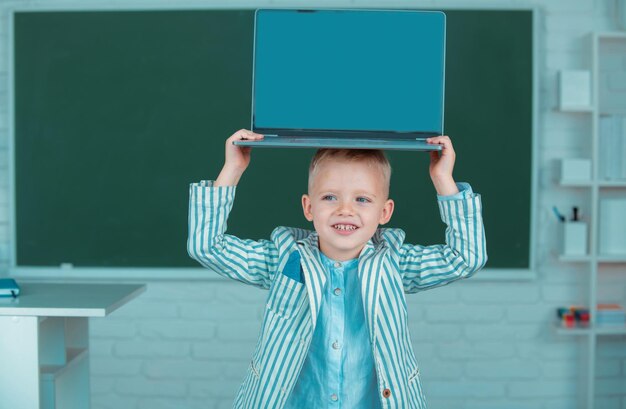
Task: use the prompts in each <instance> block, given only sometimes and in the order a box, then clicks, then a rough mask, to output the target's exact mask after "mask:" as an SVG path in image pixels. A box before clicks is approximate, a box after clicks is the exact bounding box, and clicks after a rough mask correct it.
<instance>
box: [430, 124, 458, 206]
mask: <svg viewBox="0 0 626 409" xmlns="http://www.w3.org/2000/svg"><path fill="white" fill-rule="evenodd" d="M426 142H428V143H432V144H438V145H441V147H442V149H441V151H431V152H430V167H429V170H430V178H431V180H432V181H433V184H434V185H435V189H437V193H438V194H440V195H443V196H448V195H453V194H456V193H458V192H459V190H458V188H457V187H456V183H455V182H454V179H453V178H452V170H453V169H454V161H455V159H456V154H455V153H454V148H453V147H452V141H451V140H450V138H449V137H447V136H445V135H442V136H435V137H433V138H428V139H426Z"/></svg>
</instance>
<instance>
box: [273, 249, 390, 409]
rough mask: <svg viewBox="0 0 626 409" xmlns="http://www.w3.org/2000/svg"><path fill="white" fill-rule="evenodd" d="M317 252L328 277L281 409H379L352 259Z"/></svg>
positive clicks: (371, 360) (368, 343) (357, 281)
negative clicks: (294, 380)
mask: <svg viewBox="0 0 626 409" xmlns="http://www.w3.org/2000/svg"><path fill="white" fill-rule="evenodd" d="M320 254H321V258H322V262H323V264H324V267H325V270H326V271H325V272H326V275H327V278H328V281H327V282H326V287H325V289H324V294H323V299H322V303H321V306H320V312H319V316H318V322H317V325H316V328H315V333H314V334H313V339H312V340H311V347H310V349H309V352H308V355H307V357H306V360H305V362H304V366H303V367H302V371H301V372H300V376H299V377H298V381H297V383H296V385H295V386H294V389H293V392H292V393H291V396H290V397H289V399H288V401H287V404H286V406H285V408H293V409H301V408H355V409H356V408H359V409H365V408H367V409H370V408H376V409H377V408H380V407H381V406H380V401H379V399H378V392H377V390H378V386H377V380H376V371H375V370H374V357H373V355H372V346H371V345H370V341H369V336H368V331H367V327H366V325H365V314H364V312H363V301H362V298H361V286H360V284H359V277H358V275H357V266H358V259H352V260H348V261H343V262H339V261H335V260H331V259H330V258H328V257H326V256H325V255H324V254H322V253H320Z"/></svg>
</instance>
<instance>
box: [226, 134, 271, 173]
mask: <svg viewBox="0 0 626 409" xmlns="http://www.w3.org/2000/svg"><path fill="white" fill-rule="evenodd" d="M242 139H248V140H258V139H263V135H260V134H258V133H254V132H252V131H249V130H247V129H240V130H238V131H237V132H235V133H234V134H232V135H231V136H230V137H229V138H228V139H226V154H225V160H224V167H228V168H229V169H233V170H237V171H241V173H243V172H244V171H245V170H246V169H247V168H248V165H249V164H250V151H251V150H252V148H251V147H249V146H248V147H245V146H238V145H235V144H233V141H239V140H242Z"/></svg>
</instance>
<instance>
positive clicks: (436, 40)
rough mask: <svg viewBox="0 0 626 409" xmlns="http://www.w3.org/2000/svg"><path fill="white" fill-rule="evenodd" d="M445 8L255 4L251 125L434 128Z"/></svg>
mask: <svg viewBox="0 0 626 409" xmlns="http://www.w3.org/2000/svg"><path fill="white" fill-rule="evenodd" d="M444 58H445V14H443V13H441V12H423V11H365V10H316V11H298V10H258V11H257V15H256V27H255V55H254V89H253V128H256V129H305V130H336V131H342V130H345V131H355V130H356V131H385V132H388V131H392V132H434V133H441V132H442V131H443V95H444Z"/></svg>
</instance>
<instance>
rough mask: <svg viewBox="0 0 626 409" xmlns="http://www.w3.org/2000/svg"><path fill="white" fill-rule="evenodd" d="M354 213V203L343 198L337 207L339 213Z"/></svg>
mask: <svg viewBox="0 0 626 409" xmlns="http://www.w3.org/2000/svg"><path fill="white" fill-rule="evenodd" d="M353 213H354V209H353V208H352V203H350V202H349V201H346V200H342V201H341V202H340V203H339V207H338V208H337V214H339V215H341V216H343V215H351V214H353Z"/></svg>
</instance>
